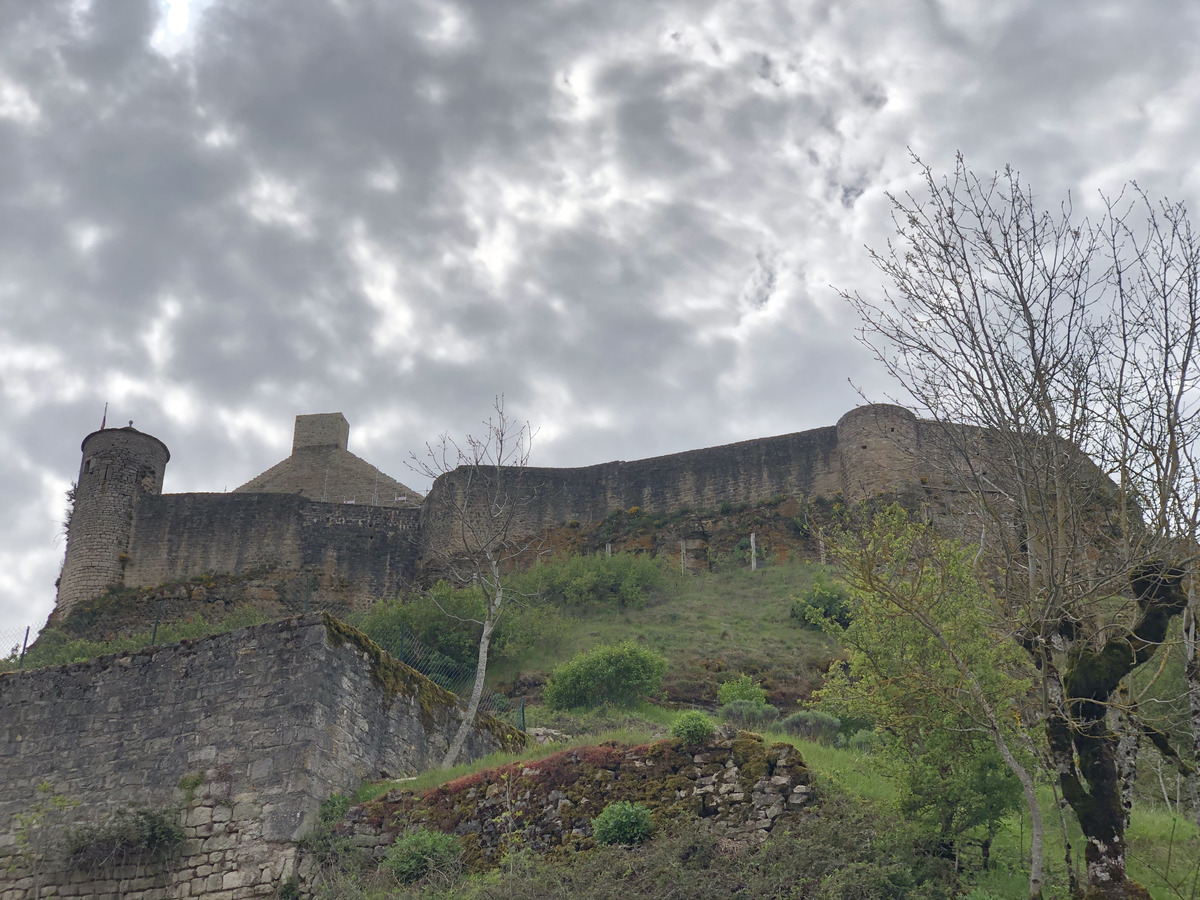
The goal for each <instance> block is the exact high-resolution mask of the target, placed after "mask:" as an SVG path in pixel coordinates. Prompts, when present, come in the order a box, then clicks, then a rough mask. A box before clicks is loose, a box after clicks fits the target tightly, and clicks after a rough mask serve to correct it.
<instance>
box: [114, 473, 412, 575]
mask: <svg viewBox="0 0 1200 900" xmlns="http://www.w3.org/2000/svg"><path fill="white" fill-rule="evenodd" d="M418 517H419V512H418V510H417V509H415V508H403V507H382V506H360V505H355V504H346V503H319V502H316V501H313V500H306V499H304V498H303V497H300V496H298V495H295V494H165V495H162V496H158V497H147V498H143V500H142V501H141V502H139V503H138V505H137V508H136V515H135V516H134V521H133V527H132V535H131V538H130V541H129V549H128V551H127V552H126V560H125V561H124V577H123V583H124V584H125V585H126V586H128V587H148V586H152V585H156V584H161V583H163V582H166V581H173V580H178V579H184V578H191V577H194V576H197V575H202V574H208V573H221V574H238V573H243V572H249V571H253V570H259V569H268V570H278V571H280V572H297V571H305V572H312V573H316V574H319V575H321V576H323V577H324V578H325V579H327V580H333V581H337V582H344V583H347V584H353V585H354V586H355V587H356V589H357V590H358V591H359V592H360V593H361V594H362V596H364V597H384V596H388V595H390V594H394V593H395V592H396V591H397V590H398V589H399V588H400V586H401V585H402V584H403V583H404V582H405V580H406V579H407V578H408V577H409V575H410V574H411V571H412V567H413V564H414V561H415V552H416V528H417V522H418Z"/></svg>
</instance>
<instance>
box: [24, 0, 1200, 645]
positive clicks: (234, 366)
mask: <svg viewBox="0 0 1200 900" xmlns="http://www.w3.org/2000/svg"><path fill="white" fill-rule="evenodd" d="M1198 10H1200V7H1197V6H1196V5H1195V4H1192V3H1185V2H1183V0H1157V2H1156V0H1140V2H1132V0H1129V2H1111V0H1110V2H1105V0H1061V2H1055V3H1045V2H1042V0H1006V2H1000V3H997V2H995V0H887V2H883V0H873V2H866V0H836V2H835V0H829V2H822V0H811V2H810V0H191V2H190V3H189V2H188V0H36V2H31V0H0V176H2V179H3V181H2V184H3V190H2V191H0V396H2V397H3V413H4V414H3V418H2V420H0V453H2V458H3V459H4V461H5V465H4V466H3V468H2V469H0V497H3V503H4V511H5V514H4V515H3V516H0V637H2V636H5V635H6V634H8V633H9V632H11V631H13V630H15V629H16V628H17V627H22V628H23V626H24V625H26V624H30V625H33V626H34V627H35V628H36V627H37V626H40V625H41V624H42V622H43V621H44V619H45V616H46V615H47V613H48V612H49V611H50V609H51V607H52V605H53V598H54V588H53V584H54V579H55V577H56V574H57V570H58V566H59V564H60V562H61V558H62V553H63V539H62V536H61V533H60V532H61V526H60V524H59V523H60V521H61V518H62V515H63V508H64V492H65V490H66V489H67V487H68V485H69V483H70V482H71V480H72V479H73V478H74V477H75V475H76V474H77V472H78V467H79V442H80V440H82V438H83V437H84V436H85V435H86V434H87V433H89V432H90V431H93V430H95V429H96V428H98V427H99V425H100V418H101V413H102V411H103V409H104V404H105V402H108V403H109V414H108V421H109V423H110V424H113V423H116V424H124V423H125V422H127V421H129V420H131V419H132V420H133V421H134V424H135V426H136V427H138V428H140V429H141V430H144V431H148V432H150V433H151V434H154V435H156V436H157V437H159V438H161V439H162V440H163V441H164V442H165V443H166V444H167V445H168V446H169V447H170V449H171V452H172V460H171V463H170V465H169V466H168V469H167V479H166V481H167V484H166V489H167V490H168V491H172V492H175V491H195V490H199V491H221V490H224V489H226V488H233V487H236V486H237V485H239V484H241V483H242V482H244V481H246V480H248V479H249V478H250V477H252V476H253V475H255V474H257V473H258V472H259V471H261V470H263V469H265V468H267V467H268V466H269V465H271V464H273V463H274V462H276V461H278V460H279V459H281V458H283V457H284V456H286V455H287V453H288V451H289V448H290V441H291V429H292V422H293V417H294V416H295V415H296V414H297V413H304V412H327V411H334V410H340V411H342V412H344V413H345V415H346V417H347V418H348V419H349V420H350V422H351V426H352V431H351V449H352V450H353V451H355V452H356V453H358V454H359V455H360V456H363V457H365V458H367V459H368V460H370V461H371V462H373V463H375V464H376V465H378V466H380V467H381V468H382V469H383V470H384V471H386V472H388V473H389V474H391V475H393V476H395V477H397V478H398V479H400V480H401V481H406V482H408V483H410V484H412V485H413V486H414V487H417V488H423V487H424V486H425V485H423V484H422V483H421V482H420V479H418V478H416V477H415V476H412V474H411V473H410V472H409V471H408V470H407V469H406V467H405V461H406V459H407V458H408V455H409V453H410V451H412V450H416V449H419V448H420V447H422V445H423V444H424V442H425V441H427V440H430V439H434V438H436V437H437V435H438V434H439V433H441V432H445V431H450V432H452V433H457V434H461V433H463V432H465V431H469V430H471V429H472V428H473V427H475V426H477V425H478V423H479V422H480V420H481V419H482V418H483V417H485V416H486V414H487V411H488V408H489V406H490V404H491V402H492V399H493V397H494V396H495V395H496V394H497V393H499V392H503V393H504V395H505V397H506V400H507V404H508V408H509V411H510V412H513V413H515V414H516V415H517V416H519V417H521V418H527V419H529V420H530V421H531V422H532V423H533V424H534V425H535V426H536V427H538V428H539V429H540V432H539V434H538V438H537V440H536V442H535V446H534V457H533V461H534V462H535V463H536V464H542V465H586V464H590V463H595V462H602V461H605V460H609V459H616V458H620V459H636V458H640V457H644V456H652V455H656V454H661V453H669V452H674V451H678V450H685V449H691V448H695V447H703V446H710V445H714V444H720V443H726V442H729V441H734V440H741V439H745V438H751V437H757V436H762V435H767V434H778V433H783V432H789V431H797V430H801V429H804V428H809V427H814V426H818V425H824V424H831V423H833V422H834V421H836V420H837V418H838V416H840V415H841V414H842V413H843V412H845V411H846V410H847V409H849V408H851V407H852V406H854V405H855V404H856V403H858V402H860V400H859V397H858V395H857V394H856V392H855V388H854V386H853V385H854V384H857V385H858V386H860V387H861V388H863V390H864V391H865V392H866V393H867V394H868V395H869V396H871V397H872V398H883V397H884V396H886V395H887V394H888V392H889V390H891V387H890V385H889V384H888V383H887V382H886V380H885V379H883V378H882V377H881V376H880V374H879V372H878V370H877V369H876V368H874V366H873V365H872V362H871V360H870V358H869V356H868V355H867V354H866V353H865V352H864V351H863V350H861V349H860V348H859V347H858V345H857V344H856V343H855V340H854V327H855V322H854V320H853V319H852V316H851V314H850V313H849V310H847V309H846V308H844V307H843V305H842V304H841V303H840V301H839V300H838V299H837V295H836V293H835V292H834V290H833V289H832V288H831V287H830V285H831V284H832V285H837V286H839V287H844V288H851V289H861V290H863V291H864V292H870V291H875V290H877V289H878V278H877V276H876V274H875V272H874V271H873V270H872V269H871V267H870V265H869V264H868V261H867V257H866V253H865V251H864V249H863V247H864V245H872V246H878V245H880V244H881V243H882V242H883V241H885V240H886V238H887V235H888V225H889V223H888V216H887V201H886V197H885V192H887V191H892V192H902V191H904V190H906V189H909V188H916V187H917V186H918V177H917V173H916V171H915V170H914V168H913V166H912V164H911V162H910V161H909V158H908V148H911V149H912V151H913V152H915V153H917V154H919V155H920V156H921V157H922V158H923V159H925V160H926V161H927V162H928V163H930V164H932V165H933V166H934V167H935V168H937V169H939V170H945V169H946V168H947V167H948V166H950V165H951V164H952V162H953V160H954V155H955V153H956V152H958V151H961V152H962V153H963V154H965V156H966V158H967V161H968V163H969V164H970V165H971V166H972V167H973V168H975V169H976V170H978V171H982V172H991V171H993V170H995V169H997V168H1000V167H1002V166H1004V165H1005V164H1006V163H1010V164H1012V165H1013V166H1014V167H1016V168H1018V169H1019V170H1020V171H1021V173H1022V175H1023V176H1024V178H1026V179H1027V180H1028V181H1030V182H1031V183H1032V184H1033V185H1034V187H1035V189H1036V190H1037V192H1038V193H1039V195H1040V196H1042V197H1044V198H1045V199H1046V200H1047V203H1048V204H1051V205H1053V204H1057V202H1058V200H1059V199H1061V198H1062V197H1063V196H1065V194H1066V192H1068V191H1070V192H1072V194H1073V196H1074V197H1076V198H1084V199H1083V201H1081V202H1088V198H1094V197H1095V196H1096V195H1097V192H1098V191H1102V190H1107V191H1111V190H1114V189H1119V187H1120V185H1121V183H1122V182H1124V181H1125V180H1128V179H1137V180H1138V181H1139V182H1140V183H1141V184H1142V185H1143V186H1144V187H1145V188H1147V189H1148V190H1149V191H1150V192H1151V193H1152V194H1156V195H1169V196H1170V197H1172V198H1174V199H1181V200H1187V201H1189V202H1192V201H1194V200H1195V199H1196V195H1197V192H1198V191H1200V183H1198V176H1200V169H1198V168H1197V151H1196V148H1197V147H1198V146H1200V109H1198V96H1200V72H1198V71H1197V70H1198V69H1200V52H1198V50H1200V48H1198V46H1197V44H1198V40H1197V39H1198V38H1200V27H1198V23H1197V12H1198ZM1192 205H1193V207H1195V206H1196V204H1195V203H1194V202H1192ZM0 649H4V648H0Z"/></svg>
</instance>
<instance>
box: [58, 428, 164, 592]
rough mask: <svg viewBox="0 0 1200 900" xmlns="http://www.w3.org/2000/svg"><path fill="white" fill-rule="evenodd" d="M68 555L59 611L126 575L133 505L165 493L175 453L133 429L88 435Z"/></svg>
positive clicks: (60, 589) (84, 447)
mask: <svg viewBox="0 0 1200 900" xmlns="http://www.w3.org/2000/svg"><path fill="white" fill-rule="evenodd" d="M80 449H81V450H82V452H83V461H82V463H81V464H80V467H79V478H78V479H77V481H76V483H75V506H74V509H73V511H72V514H71V523H70V527H69V528H68V529H67V553H66V558H65V561H64V563H63V570H62V575H61V576H60V577H59V582H58V600H57V604H56V606H55V609H56V611H58V612H59V614H65V613H67V612H69V611H70V610H71V607H73V606H74V605H75V604H76V603H79V602H81V601H85V600H90V599H91V598H93V597H95V596H97V595H99V594H102V593H103V592H104V591H105V589H106V588H108V587H109V586H110V585H113V584H119V583H120V582H121V579H122V574H123V567H124V563H125V554H126V551H127V548H128V543H129V534H130V528H131V525H132V521H133V512H134V507H135V506H136V505H137V503H138V502H139V501H140V500H142V499H144V498H147V497H153V496H155V495H157V494H159V493H160V492H161V491H162V485H163V473H164V471H165V469H166V465H167V460H168V459H170V457H171V454H170V453H169V452H168V451H167V447H166V445H165V444H163V442H162V441H160V440H158V439H157V438H154V437H151V436H150V435H148V434H142V433H141V432H140V431H136V430H134V429H133V428H110V429H105V430H101V431H95V432H93V433H92V434H89V435H88V436H87V437H86V438H84V439H83V444H82V446H81V448H80Z"/></svg>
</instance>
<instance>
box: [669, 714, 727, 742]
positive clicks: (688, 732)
mask: <svg viewBox="0 0 1200 900" xmlns="http://www.w3.org/2000/svg"><path fill="white" fill-rule="evenodd" d="M716 730H717V725H716V723H715V722H713V720H712V717H711V716H707V715H705V714H704V713H702V712H700V711H699V710H695V709H694V710H692V711H690V712H685V713H684V714H683V715H682V716H680V717H679V718H678V719H676V720H675V723H674V724H673V725H672V726H671V734H673V735H674V736H675V737H677V738H679V739H680V740H681V741H683V743H684V744H685V745H687V746H688V747H699V746H701V745H702V744H704V743H705V742H706V741H707V740H708V739H709V738H710V737H712V734H713V732H714V731H716Z"/></svg>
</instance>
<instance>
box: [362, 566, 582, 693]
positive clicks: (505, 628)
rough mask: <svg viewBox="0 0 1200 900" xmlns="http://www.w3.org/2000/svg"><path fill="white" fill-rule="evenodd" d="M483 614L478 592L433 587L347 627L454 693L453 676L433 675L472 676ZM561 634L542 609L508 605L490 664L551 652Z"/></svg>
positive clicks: (550, 611)
mask: <svg viewBox="0 0 1200 900" xmlns="http://www.w3.org/2000/svg"><path fill="white" fill-rule="evenodd" d="M518 593H519V592H518ZM510 596H514V595H510ZM483 612H484V598H483V594H482V592H481V591H480V590H479V589H478V588H474V587H467V588H456V587H455V586H454V585H452V584H450V583H449V582H446V581H439V582H438V583H437V584H435V585H434V586H433V587H432V588H430V589H429V590H428V591H424V592H417V593H414V594H411V595H409V596H406V597H400V598H398V599H396V600H390V601H387V602H383V603H377V604H375V605H374V606H373V607H372V608H371V609H370V611H368V612H367V613H364V614H361V615H356V616H351V617H350V618H349V619H348V621H349V623H350V624H351V625H353V626H355V627H356V628H358V629H359V630H361V631H362V632H363V633H364V634H365V635H366V636H367V637H369V638H370V639H371V640H373V641H374V642H375V643H377V644H378V645H379V646H380V647H382V648H383V649H384V650H386V651H387V652H388V653H390V654H391V655H392V656H394V657H395V658H396V659H398V660H400V661H401V662H404V663H407V664H409V665H411V666H415V667H416V668H418V669H420V670H421V671H422V672H426V673H429V674H430V678H432V679H433V680H434V681H435V682H438V683H439V684H441V685H442V686H443V687H447V688H450V689H451V690H454V689H455V688H456V687H458V686H459V685H458V684H456V683H455V676H454V675H452V674H451V675H447V676H446V677H443V676H441V675H440V674H439V673H442V672H449V671H450V669H451V668H452V667H455V666H458V667H464V668H469V669H471V671H472V673H473V672H474V668H475V662H476V659H477V658H478V655H479V635H480V627H481V626H480V625H479V623H478V620H481V619H482V618H483ZM565 630H566V620H565V618H564V617H563V615H562V614H561V613H560V612H559V611H558V610H557V609H554V608H553V607H550V606H549V605H547V604H546V603H544V602H540V601H536V600H533V601H522V602H519V603H511V604H509V605H508V606H507V608H506V610H505V613H504V615H503V616H502V617H501V619H500V624H499V625H498V626H497V627H496V631H495V633H494V634H493V635H492V655H493V659H495V660H497V661H501V660H515V659H518V658H520V657H521V656H522V655H523V654H524V653H527V652H528V651H529V650H530V649H531V648H533V647H535V646H536V647H545V646H554V645H555V644H556V643H557V642H558V641H559V640H560V639H561V638H562V635H563V633H564V632H565Z"/></svg>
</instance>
